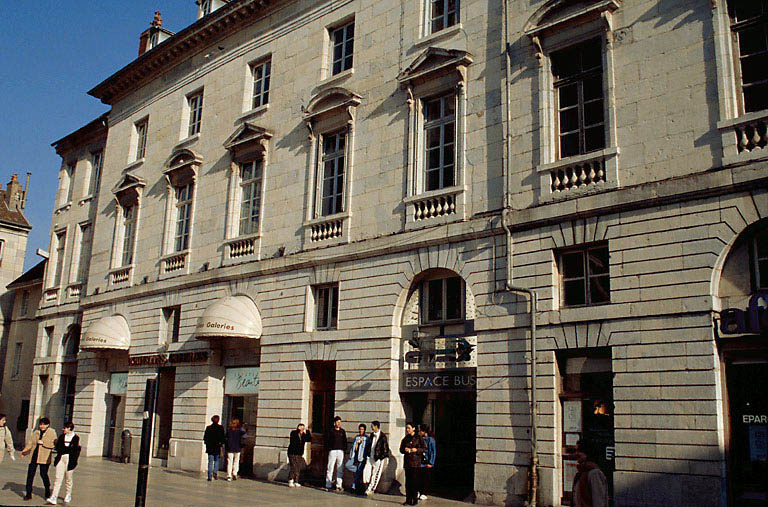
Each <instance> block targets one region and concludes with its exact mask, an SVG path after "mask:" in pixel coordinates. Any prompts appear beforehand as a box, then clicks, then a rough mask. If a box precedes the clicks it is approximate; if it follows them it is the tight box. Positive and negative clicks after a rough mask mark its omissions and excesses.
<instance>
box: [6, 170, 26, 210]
mask: <svg viewBox="0 0 768 507" xmlns="http://www.w3.org/2000/svg"><path fill="white" fill-rule="evenodd" d="M3 197H4V198H5V203H6V204H7V205H8V208H9V209H17V210H18V209H21V207H22V206H21V199H22V189H21V183H19V175H18V174H16V173H14V174H13V176H11V181H9V182H8V187H7V188H6V189H5V194H4V195H3Z"/></svg>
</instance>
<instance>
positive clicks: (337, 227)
mask: <svg viewBox="0 0 768 507" xmlns="http://www.w3.org/2000/svg"><path fill="white" fill-rule="evenodd" d="M343 226H344V219H343V218H332V219H330V220H326V221H322V222H317V223H314V224H312V225H311V227H310V236H309V237H310V240H311V241H312V242H316V241H324V240H327V239H333V238H340V237H341V235H342V234H344V228H343Z"/></svg>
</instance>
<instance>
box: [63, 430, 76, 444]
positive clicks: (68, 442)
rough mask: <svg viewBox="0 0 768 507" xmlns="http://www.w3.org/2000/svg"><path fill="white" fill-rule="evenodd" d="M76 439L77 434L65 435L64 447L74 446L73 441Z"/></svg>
mask: <svg viewBox="0 0 768 507" xmlns="http://www.w3.org/2000/svg"><path fill="white" fill-rule="evenodd" d="M73 438H75V432H74V431H73V432H71V433H64V445H65V446H67V447H69V446H70V445H71V444H72V439H73Z"/></svg>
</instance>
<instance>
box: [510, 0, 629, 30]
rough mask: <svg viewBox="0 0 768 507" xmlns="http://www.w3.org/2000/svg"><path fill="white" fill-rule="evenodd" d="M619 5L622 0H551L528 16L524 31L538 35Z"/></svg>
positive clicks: (598, 15)
mask: <svg viewBox="0 0 768 507" xmlns="http://www.w3.org/2000/svg"><path fill="white" fill-rule="evenodd" d="M619 7H621V0H549V1H547V2H545V3H544V4H543V5H542V6H541V7H539V8H538V9H537V10H536V12H534V13H533V15H532V16H531V17H530V18H528V21H527V22H526V23H525V25H524V27H523V32H524V33H525V34H526V35H528V36H530V37H536V36H538V35H539V34H541V33H543V32H547V33H549V32H552V31H555V30H557V29H558V28H559V27H562V26H564V25H566V24H575V23H578V22H581V21H583V20H584V19H585V18H586V19H589V18H599V17H600V15H601V14H602V13H605V12H613V11H615V10H616V9H618V8H619ZM579 20H581V21H579Z"/></svg>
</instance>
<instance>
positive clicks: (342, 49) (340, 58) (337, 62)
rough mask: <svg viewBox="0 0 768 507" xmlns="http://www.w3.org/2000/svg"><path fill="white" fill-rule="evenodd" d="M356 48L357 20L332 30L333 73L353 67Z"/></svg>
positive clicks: (333, 74)
mask: <svg viewBox="0 0 768 507" xmlns="http://www.w3.org/2000/svg"><path fill="white" fill-rule="evenodd" d="M354 48H355V22H354V21H353V22H351V23H347V24H346V25H344V26H341V27H339V28H334V29H332V30H331V75H332V76H335V75H336V74H338V73H340V72H344V71H345V70H347V69H351V68H352V55H353V53H354Z"/></svg>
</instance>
